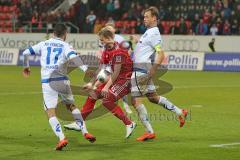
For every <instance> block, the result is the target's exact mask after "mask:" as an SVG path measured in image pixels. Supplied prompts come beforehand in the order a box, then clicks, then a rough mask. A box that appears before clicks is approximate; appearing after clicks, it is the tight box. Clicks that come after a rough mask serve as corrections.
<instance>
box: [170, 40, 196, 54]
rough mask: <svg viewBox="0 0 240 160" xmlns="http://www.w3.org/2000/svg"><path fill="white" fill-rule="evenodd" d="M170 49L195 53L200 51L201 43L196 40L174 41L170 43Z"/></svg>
mask: <svg viewBox="0 0 240 160" xmlns="http://www.w3.org/2000/svg"><path fill="white" fill-rule="evenodd" d="M169 49H170V50H172V51H194V52H197V51H199V49H200V42H199V41H198V40H196V39H172V40H170V42H169Z"/></svg>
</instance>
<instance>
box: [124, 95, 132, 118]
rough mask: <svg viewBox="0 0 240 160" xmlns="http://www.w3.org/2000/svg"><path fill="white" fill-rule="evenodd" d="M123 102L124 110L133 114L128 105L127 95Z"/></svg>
mask: <svg viewBox="0 0 240 160" xmlns="http://www.w3.org/2000/svg"><path fill="white" fill-rule="evenodd" d="M122 101H123V108H124V110H125V111H126V112H127V113H128V114H131V113H132V110H131V108H130V106H129V105H128V97H127V95H125V96H123V97H122Z"/></svg>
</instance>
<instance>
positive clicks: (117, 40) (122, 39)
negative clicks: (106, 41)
mask: <svg viewBox="0 0 240 160" xmlns="http://www.w3.org/2000/svg"><path fill="white" fill-rule="evenodd" d="M124 40H125V39H124V38H123V36H121V35H119V34H115V36H114V41H116V42H118V43H122V42H123V41H124Z"/></svg>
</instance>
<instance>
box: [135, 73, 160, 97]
mask: <svg viewBox="0 0 240 160" xmlns="http://www.w3.org/2000/svg"><path fill="white" fill-rule="evenodd" d="M154 92H156V87H155V85H154V83H153V81H152V79H151V78H149V76H148V74H146V73H142V72H138V71H133V73H132V77H131V96H133V97H141V96H144V95H146V94H147V93H154Z"/></svg>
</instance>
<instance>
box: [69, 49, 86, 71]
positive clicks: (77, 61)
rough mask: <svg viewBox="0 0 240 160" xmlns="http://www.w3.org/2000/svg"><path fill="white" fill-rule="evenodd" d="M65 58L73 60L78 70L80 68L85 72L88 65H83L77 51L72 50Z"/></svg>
mask: <svg viewBox="0 0 240 160" xmlns="http://www.w3.org/2000/svg"><path fill="white" fill-rule="evenodd" d="M66 56H67V58H68V59H69V60H70V61H71V62H73V63H74V64H75V66H77V67H78V68H79V69H80V70H82V71H83V72H86V71H87V69H88V65H85V64H84V63H83V61H82V59H81V57H80V56H79V55H77V53H76V52H75V51H74V50H72V51H70V52H68V53H67V55H66Z"/></svg>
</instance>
